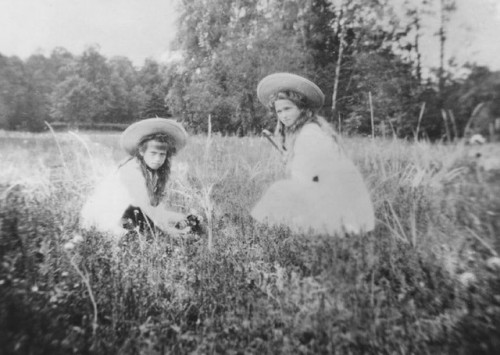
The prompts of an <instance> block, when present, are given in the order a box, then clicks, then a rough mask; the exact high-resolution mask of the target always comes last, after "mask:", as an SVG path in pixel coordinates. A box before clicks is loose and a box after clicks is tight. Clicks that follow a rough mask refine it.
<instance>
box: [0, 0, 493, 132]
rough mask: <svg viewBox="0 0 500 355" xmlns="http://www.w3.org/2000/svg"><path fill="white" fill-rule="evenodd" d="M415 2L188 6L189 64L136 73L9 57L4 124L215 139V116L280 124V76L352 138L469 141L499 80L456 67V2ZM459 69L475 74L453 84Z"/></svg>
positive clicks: (58, 57)
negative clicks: (479, 110)
mask: <svg viewBox="0 0 500 355" xmlns="http://www.w3.org/2000/svg"><path fill="white" fill-rule="evenodd" d="M410 3H411V4H410ZM416 3H417V2H408V3H406V5H405V8H404V11H403V12H401V10H399V12H398V11H395V9H394V8H392V7H391V6H390V4H389V3H388V2H387V1H385V0H294V1H292V0H183V1H181V2H180V3H179V9H178V10H179V13H180V17H179V21H178V33H177V37H176V40H175V42H174V43H173V45H172V47H173V48H174V49H175V50H177V51H178V52H179V53H182V59H181V60H178V61H171V62H169V63H159V62H157V61H154V60H152V59H148V60H146V61H145V63H144V65H143V66H142V67H140V68H136V67H134V65H133V64H132V63H131V61H130V60H128V59H127V58H123V57H114V58H111V59H107V58H106V57H104V56H103V55H102V54H100V53H99V49H98V48H97V47H89V48H87V49H86V50H85V51H84V52H83V53H82V54H81V55H78V56H75V55H73V54H71V53H69V52H68V51H66V50H65V49H63V48H57V49H55V50H54V51H53V52H52V53H51V55H50V56H48V57H45V56H43V55H40V54H35V55H32V56H31V57H29V58H28V59H27V60H25V61H22V60H20V59H19V58H17V57H5V56H2V55H0V127H1V128H5V129H22V130H32V131H36V130H41V129H43V128H44V121H47V122H64V123H66V124H68V125H70V126H71V125H80V126H81V125H85V124H87V125H92V124H94V125H95V124H101V125H102V124H108V125H113V124H128V123H131V122H133V121H136V120H138V119H143V118H148V117H154V116H159V117H166V116H175V117H177V118H178V119H180V120H182V121H183V122H184V124H185V125H186V126H187V127H188V128H189V129H190V130H191V131H193V132H206V130H207V129H208V121H209V117H210V121H211V128H212V130H213V131H218V132H221V133H224V134H238V135H247V134H253V133H258V132H260V131H261V130H262V129H263V128H272V126H273V124H274V123H273V122H271V120H269V118H268V116H267V115H268V114H267V113H266V111H265V108H264V107H262V105H260V103H259V102H258V101H257V99H256V93H255V88H256V86H257V83H258V82H259V80H260V79H261V78H263V77H264V76H265V75H267V74H270V73H273V72H277V71H288V72H293V73H297V74H300V75H303V76H306V77H308V78H310V79H311V80H313V81H314V82H316V83H317V84H318V85H319V86H320V87H321V88H322V89H323V90H324V92H325V94H326V97H327V100H326V103H325V106H324V107H323V109H322V112H321V114H323V115H324V116H325V117H326V118H327V119H328V120H329V121H331V122H332V123H333V124H335V125H336V126H337V129H339V130H341V131H342V132H348V133H360V134H377V135H379V134H390V135H392V134H394V135H397V136H398V137H413V136H415V135H417V134H418V135H419V136H426V137H429V138H431V139H439V138H441V137H443V135H444V134H445V133H447V132H448V138H450V137H453V136H460V135H461V134H463V130H464V128H465V126H466V124H467V122H468V120H469V118H470V116H471V114H472V111H473V110H474V108H475V107H476V106H477V105H478V104H479V103H480V102H490V103H493V104H492V105H493V106H492V112H493V114H498V115H499V116H500V107H496V106H495V105H496V104H494V103H495V102H498V101H499V100H498V98H499V97H500V75H499V74H498V73H492V72H491V71H490V70H489V69H488V68H485V67H480V66H475V65H469V66H468V67H466V68H457V67H456V66H454V64H453V61H452V60H451V59H450V60H449V61H448V63H446V61H445V58H446V55H445V48H446V47H445V43H446V38H447V37H446V35H447V31H448V29H447V24H448V22H449V18H450V16H452V15H453V11H454V10H455V4H454V2H453V0H438V1H428V0H422V1H421V2H419V3H418V6H417V5H416ZM436 3H437V4H438V5H441V6H438V7H436V6H435V5H436ZM436 9H437V10H436ZM429 16H435V17H437V18H438V19H439V21H440V22H439V23H440V27H439V31H438V32H437V33H438V36H437V38H436V40H438V41H439V43H440V51H441V53H440V54H441V55H440V62H439V63H438V65H437V66H436V68H434V72H433V75H430V76H428V77H424V76H423V74H422V63H421V59H420V58H421V53H420V51H421V49H420V44H419V43H420V40H421V36H422V23H423V19H425V18H426V17H429ZM459 69H467V71H468V73H469V74H468V75H467V76H466V77H457V76H454V73H456V72H458V70H459ZM490 106H491V105H490ZM450 127H451V128H450ZM449 132H452V133H449Z"/></svg>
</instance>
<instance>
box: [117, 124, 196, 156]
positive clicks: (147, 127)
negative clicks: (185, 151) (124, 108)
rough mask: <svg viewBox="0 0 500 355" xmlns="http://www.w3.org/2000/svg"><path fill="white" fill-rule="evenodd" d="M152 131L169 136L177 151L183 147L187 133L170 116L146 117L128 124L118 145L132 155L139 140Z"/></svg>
mask: <svg viewBox="0 0 500 355" xmlns="http://www.w3.org/2000/svg"><path fill="white" fill-rule="evenodd" d="M154 133H163V134H166V135H168V136H170V137H171V138H172V139H173V142H174V145H175V149H176V151H177V152H178V151H179V150H181V149H182V148H184V146H185V145H186V142H187V136H188V134H187V132H186V130H185V129H184V127H183V126H182V125H181V124H180V123H179V122H177V121H175V120H173V119H170V118H148V119H145V120H142V121H139V122H135V123H133V124H131V125H130V126H128V127H127V129H126V130H125V131H123V133H122V135H121V138H120V145H121V147H122V148H123V149H124V150H125V151H126V152H127V153H128V154H130V155H134V154H135V153H136V152H137V147H138V146H139V143H140V142H141V140H142V139H143V138H144V137H146V136H148V135H150V134H154Z"/></svg>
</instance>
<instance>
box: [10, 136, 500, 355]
mask: <svg viewBox="0 0 500 355" xmlns="http://www.w3.org/2000/svg"><path fill="white" fill-rule="evenodd" d="M57 140H58V142H59V144H60V146H61V151H62V153H63V154H62V156H61V155H60V153H59V150H58V148H57V146H56V144H55V142H54V137H51V136H50V135H36V136H35V135H12V134H10V135H7V134H4V135H3V137H2V139H1V140H0V151H1V152H2V161H1V169H0V196H1V199H0V206H1V209H0V231H1V235H0V244H1V248H0V250H1V251H0V255H1V259H2V260H1V266H0V299H1V303H0V304H1V305H0V334H1V336H0V349H2V350H3V351H4V352H5V353H19V354H24V353H51V354H56V353H61V354H67V353H72V352H73V353H85V352H90V353H96V354H102V353H120V354H135V353H142V354H155V353H159V354H160V353H179V354H184V353H195V354H196V353H200V354H205V353H209V354H212V353H228V354H230V353H282V354H290V353H304V354H317V353H339V354H348V353H353V354H354V353H356V354H357V353H401V354H403V353H405V354H407V353H453V354H460V353H462V354H467V353H495V352H498V350H499V349H500V342H499V340H498V336H497V333H498V331H499V330H500V278H499V277H498V271H496V272H494V271H492V270H490V269H488V268H487V267H486V263H485V261H486V260H487V259H488V258H489V257H491V256H492V255H494V254H495V253H497V252H498V251H499V249H500V240H499V239H500V237H499V231H500V222H499V215H500V200H499V197H498V196H500V195H499V191H498V190H499V186H498V183H497V181H498V175H497V174H496V173H495V172H485V171H483V170H481V169H480V167H478V166H477V164H476V162H475V161H474V160H473V159H471V158H470V157H469V154H468V152H467V150H468V148H467V147H465V146H461V145H459V144H456V145H433V144H430V143H425V142H423V143H422V142H419V143H408V142H403V141H398V140H389V141H384V140H367V139H360V138H359V139H356V138H350V139H346V140H345V142H344V144H345V147H346V150H347V152H348V154H349V156H351V157H352V159H353V160H354V161H355V163H356V165H357V166H359V168H360V169H361V171H362V173H363V175H364V176H365V179H366V182H367V184H368V186H369V189H370V192H371V194H372V197H373V201H374V205H375V209H376V218H377V227H376V230H375V231H374V232H373V233H369V234H367V235H364V236H357V237H350V238H343V239H338V238H330V237H326V236H306V235H294V234H291V233H290V232H289V231H288V230H287V229H286V228H268V227H266V226H263V225H260V224H258V223H255V222H254V221H253V220H252V219H251V218H250V216H249V210H250V208H251V207H252V206H253V204H254V203H255V202H256V201H257V200H258V199H259V197H260V196H261V194H262V193H263V192H264V190H265V189H266V187H267V186H269V185H270V184H271V183H272V181H274V180H276V179H278V178H280V177H282V176H283V175H284V171H283V167H282V166H281V164H280V157H279V156H278V155H277V154H276V153H275V152H274V151H273V150H272V147H271V146H270V145H269V144H268V143H267V141H265V140H264V139H263V138H236V137H218V136H212V137H211V142H210V144H209V145H207V141H206V137H202V136H199V137H192V138H191V139H190V142H189V144H188V146H187V147H186V148H185V149H184V150H183V151H182V152H180V154H179V155H178V156H176V157H175V158H174V159H175V162H174V165H175V166H174V172H173V174H172V179H171V181H170V184H169V190H168V198H169V201H170V203H171V205H172V206H173V208H176V209H178V210H181V211H184V212H187V211H189V210H191V209H194V210H196V211H198V212H199V213H201V214H202V215H203V217H204V219H205V223H206V224H207V226H206V227H207V233H206V234H207V235H205V236H203V237H202V238H172V237H171V236H169V235H159V236H156V237H154V236H149V235H142V234H135V233H129V234H128V235H127V236H125V237H124V238H122V239H120V240H117V239H116V238H113V237H111V236H108V235H102V234H100V233H98V232H96V231H86V230H80V228H79V226H78V213H79V210H80V208H81V206H82V204H83V202H84V200H85V198H86V196H88V194H89V193H90V191H91V189H92V187H93V185H94V184H95V182H96V180H98V179H99V178H100V177H102V176H104V175H105V174H106V173H109V172H110V171H112V170H113V169H114V167H115V166H116V162H117V161H118V160H120V159H122V158H123V157H124V156H123V154H122V153H121V152H120V151H119V148H118V136H117V135H112V134H107V135H96V134H94V135H84V134H79V135H78V137H75V135H74V134H73V135H72V134H57ZM82 141H83V142H85V144H82ZM205 152H208V154H205ZM209 233H210V240H211V243H212V245H211V246H210V248H209V236H208V234H209ZM466 274H467V275H473V276H474V278H473V279H470V278H469V279H467V280H469V281H468V282H464V280H466V279H465V278H463V277H462V276H464V275H466ZM470 280H473V281H470Z"/></svg>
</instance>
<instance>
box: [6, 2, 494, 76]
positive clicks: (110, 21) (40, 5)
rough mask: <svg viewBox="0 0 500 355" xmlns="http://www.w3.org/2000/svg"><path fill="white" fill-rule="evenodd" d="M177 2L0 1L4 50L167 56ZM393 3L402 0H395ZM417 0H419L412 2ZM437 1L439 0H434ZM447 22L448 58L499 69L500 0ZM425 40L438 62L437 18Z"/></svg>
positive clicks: (462, 5)
mask: <svg viewBox="0 0 500 355" xmlns="http://www.w3.org/2000/svg"><path fill="white" fill-rule="evenodd" d="M177 1H178V0H0V53H1V54H3V55H7V56H12V55H16V56H19V57H20V58H22V59H26V58H27V57H29V56H30V55H31V54H34V53H41V54H44V55H47V56H48V55H50V53H51V51H52V50H53V49H54V48H56V47H64V48H66V49H67V50H69V51H70V52H71V53H73V54H80V53H82V52H83V51H84V50H85V48H87V47H88V46H90V45H98V46H99V48H100V52H101V53H102V54H103V55H105V56H106V57H113V56H126V57H128V58H129V59H131V60H132V62H133V63H134V64H135V65H137V66H141V65H142V64H143V63H144V60H145V59H146V58H153V59H155V60H160V61H161V60H164V59H166V58H168V57H169V53H170V43H171V41H172V40H173V38H174V36H175V32H176V19H177V12H176V2H177ZM391 1H392V2H394V3H395V4H397V3H402V2H403V1H404V0H391ZM408 1H410V2H412V1H413V2H414V3H418V2H419V1H418V0H408ZM434 2H436V3H438V2H439V1H437V0H435V1H434ZM456 2H457V11H456V12H455V13H454V14H453V16H452V19H451V22H450V24H449V27H448V29H449V31H448V43H447V47H446V54H447V56H448V57H449V56H454V57H455V58H456V60H457V62H458V63H459V64H463V63H465V62H467V61H469V62H471V61H475V62H477V63H478V64H480V65H486V66H489V67H490V69H492V70H500V39H499V37H500V0H456ZM426 25H427V27H428V28H429V29H428V30H427V32H426V33H424V35H423V37H422V41H421V48H422V52H423V58H422V60H423V64H424V66H437V65H438V64H439V44H438V39H437V37H436V36H435V35H434V33H435V31H436V30H437V23H436V22H434V23H433V22H429V23H427V24H426Z"/></svg>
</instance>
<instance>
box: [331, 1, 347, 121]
mask: <svg viewBox="0 0 500 355" xmlns="http://www.w3.org/2000/svg"><path fill="white" fill-rule="evenodd" d="M343 6H344V4H343V2H342V3H341V4H340V11H339V18H338V33H339V37H340V38H339V53H338V57H337V65H336V67H335V79H334V82H333V94H332V119H333V120H335V116H337V96H338V87H339V80H340V66H341V65H342V55H343V53H344V38H345V27H344V26H343V25H342V23H341V22H342V18H343V16H344V9H343ZM339 124H340V122H339Z"/></svg>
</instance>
